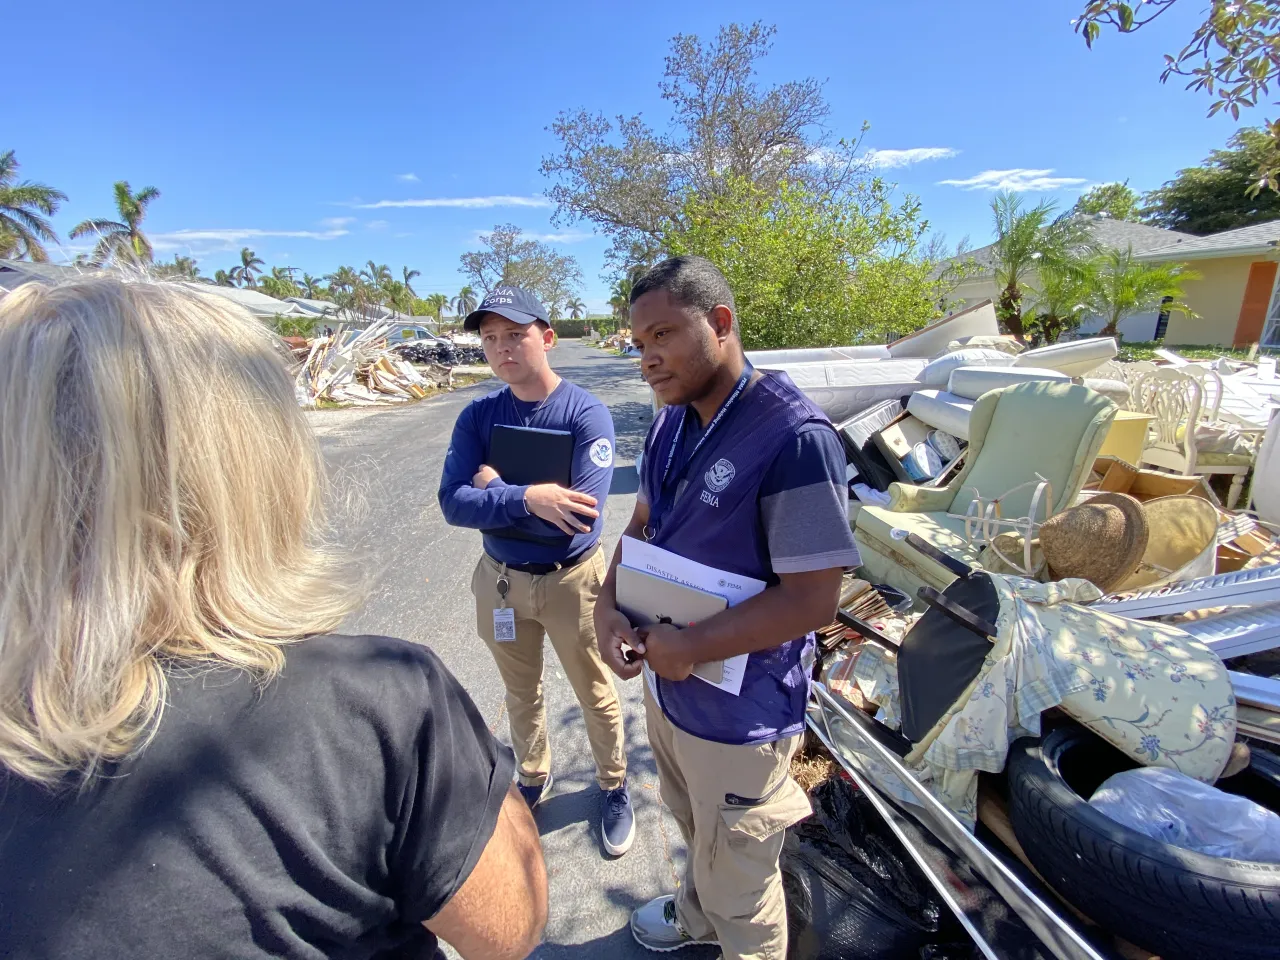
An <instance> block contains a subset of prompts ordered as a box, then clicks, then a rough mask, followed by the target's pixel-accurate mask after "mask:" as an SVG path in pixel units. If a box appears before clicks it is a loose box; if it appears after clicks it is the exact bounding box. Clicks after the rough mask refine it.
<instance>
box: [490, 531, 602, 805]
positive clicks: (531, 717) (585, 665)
mask: <svg viewBox="0 0 1280 960" xmlns="http://www.w3.org/2000/svg"><path fill="white" fill-rule="evenodd" d="M501 569H502V567H501V565H500V564H499V563H498V562H497V561H496V560H494V559H493V558H492V557H490V556H488V555H484V556H482V557H481V558H480V562H479V563H478V564H477V565H476V570H475V573H474V574H473V575H472V577H471V592H472V593H473V594H475V597H476V629H477V630H478V631H479V633H480V637H481V638H482V639H483V640H484V642H485V643H486V644H487V645H488V647H489V651H490V652H491V653H492V654H493V659H494V660H495V661H496V662H497V664H498V672H499V673H500V674H502V682H503V684H504V685H505V686H506V688H507V715H508V717H509V719H510V723H511V743H512V746H513V748H514V749H515V754H516V761H517V762H518V763H519V770H520V782H521V783H522V784H524V785H525V786H530V787H532V786H537V785H539V784H541V783H544V782H545V781H546V779H547V776H548V775H549V774H550V773H551V747H550V744H549V743H548V740H547V711H546V707H545V705H544V703H543V699H542V635H543V633H544V632H545V633H546V635H547V636H548V637H550V638H551V646H552V647H554V648H555V651H556V656H558V657H559V658H560V665H561V666H562V667H563V668H564V672H565V676H567V677H568V678H569V685H570V686H571V687H573V692H574V694H575V695H576V696H577V698H578V703H579V704H581V706H582V716H583V719H584V720H585V721H586V724H587V738H588V739H589V740H590V742H591V753H592V755H593V756H594V757H595V761H596V782H597V783H599V784H600V787H601V789H603V790H613V789H615V788H617V787H620V786H622V783H623V781H625V780H626V778H627V758H626V751H625V746H624V742H623V735H622V706H621V704H619V702H618V695H617V693H616V692H615V691H614V689H613V677H612V675H611V674H610V673H609V669H608V668H607V667H606V666H605V665H604V661H603V660H601V659H600V651H599V650H598V649H596V628H595V621H594V619H593V616H594V610H595V603H596V596H597V595H598V594H599V593H600V583H601V582H602V581H603V580H604V576H605V560H604V552H603V551H602V550H601V549H600V548H599V547H597V548H596V550H595V553H593V554H592V555H591V556H590V557H588V558H587V559H586V560H583V561H582V562H581V563H579V564H578V565H577V566H574V567H570V568H569V569H567V570H560V571H557V572H555V573H548V574H546V575H544V576H534V575H533V574H529V573H519V572H517V571H514V570H508V571H507V573H506V577H507V581H508V582H509V584H510V587H509V588H508V590H507V599H506V606H508V607H511V608H512V609H513V610H514V611H515V617H516V639H515V641H514V642H510V643H496V642H495V641H494V639H493V611H494V608H495V607H498V606H500V605H501V599H500V598H499V596H498V586H497V583H498V575H499V573H500V571H501Z"/></svg>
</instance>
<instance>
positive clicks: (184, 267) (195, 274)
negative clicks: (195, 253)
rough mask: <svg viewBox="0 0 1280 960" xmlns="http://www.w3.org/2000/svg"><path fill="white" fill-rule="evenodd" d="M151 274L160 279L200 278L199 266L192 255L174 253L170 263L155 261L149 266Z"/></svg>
mask: <svg viewBox="0 0 1280 960" xmlns="http://www.w3.org/2000/svg"><path fill="white" fill-rule="evenodd" d="M151 273H152V276H155V277H158V278H160V279H162V280H166V279H172V280H200V279H202V278H201V276H200V268H199V267H198V266H196V261H195V259H194V258H192V257H184V256H181V255H180V254H175V255H174V258H173V262H172V263H157V264H155V265H154V266H153V267H152V268H151Z"/></svg>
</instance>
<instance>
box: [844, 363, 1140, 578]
mask: <svg viewBox="0 0 1280 960" xmlns="http://www.w3.org/2000/svg"><path fill="white" fill-rule="evenodd" d="M1115 415H1116V405H1115V404H1114V403H1112V402H1111V401H1110V400H1108V399H1107V398H1106V397H1104V396H1102V395H1101V394H1099V393H1095V392H1094V391H1092V390H1090V389H1089V388H1087V387H1082V386H1079V385H1077V384H1070V383H1047V382H1042V383H1021V384H1018V385H1016V386H1012V387H1005V388H1003V389H1000V390H992V391H991V392H990V393H986V394H983V396H982V397H981V398H979V400H978V401H977V403H975V404H974V407H973V413H972V415H971V416H970V419H969V448H968V452H967V455H966V457H965V465H964V467H963V469H962V470H961V471H960V473H959V474H958V475H957V476H956V477H955V478H954V479H953V480H952V481H951V482H950V483H948V484H947V485H946V486H945V487H941V488H928V487H917V486H911V485H908V484H902V483H895V484H892V485H890V487H889V491H888V492H889V496H890V501H889V505H888V506H886V507H874V506H864V507H862V509H861V510H859V511H858V513H857V517H856V519H855V523H854V536H855V539H856V540H857V542H858V549H859V551H860V553H861V554H862V562H863V565H864V567H865V572H866V574H867V575H868V576H869V578H870V579H871V580H872V582H875V583H887V584H889V585H891V586H894V587H897V588H898V589H899V590H902V591H904V592H906V593H907V595H908V596H911V597H915V596H916V593H917V592H918V590H919V589H920V587H922V586H926V585H927V586H931V587H933V588H935V589H937V590H942V589H944V588H945V587H946V586H947V585H948V584H949V583H950V582H951V581H952V580H954V579H955V575H954V574H952V573H950V572H949V571H948V570H946V569H945V568H944V567H942V566H940V565H938V564H936V563H934V562H933V561H932V560H930V559H929V558H928V557H925V556H923V555H922V554H920V553H919V552H918V551H916V550H913V549H911V548H910V547H908V546H907V545H906V544H905V543H904V542H903V538H905V535H906V534H905V533H904V532H903V531H906V532H910V533H916V534H918V535H920V536H921V537H923V538H924V539H925V540H927V541H928V542H929V543H932V544H933V545H934V546H936V547H938V548H939V549H941V550H944V551H946V552H947V553H950V554H952V555H953V556H955V557H957V558H959V559H961V560H964V561H965V562H966V563H969V564H972V565H978V566H981V565H982V560H983V551H984V547H985V544H983V543H980V542H973V541H971V540H969V539H968V538H966V536H965V529H964V527H965V524H964V519H963V517H964V514H965V511H966V510H967V509H968V507H969V505H970V503H972V501H973V500H974V499H975V497H980V498H981V499H982V500H984V501H989V500H992V499H994V498H996V497H1003V498H1004V499H1002V501H1001V509H1002V513H1003V516H1004V517H1005V518H1007V519H1014V518H1018V517H1023V516H1026V515H1028V513H1029V510H1030V507H1031V499H1032V497H1033V495H1034V493H1035V489H1034V488H1035V484H1034V481H1036V480H1037V475H1038V476H1040V477H1043V478H1045V479H1046V480H1048V481H1049V483H1050V485H1051V488H1052V500H1051V501H1050V502H1049V504H1048V512H1049V514H1050V515H1051V514H1054V513H1058V512H1059V511H1061V510H1063V509H1065V508H1066V507H1069V506H1071V505H1072V504H1073V503H1074V502H1075V499H1076V495H1077V494H1078V493H1079V492H1080V489H1081V487H1083V486H1084V484H1085V481H1086V480H1087V479H1088V477H1089V471H1090V469H1091V468H1092V467H1093V462H1094V459H1095V458H1096V456H1097V453H1098V450H1099V449H1100V448H1101V447H1102V442H1103V440H1105V439H1106V435H1107V431H1108V430H1109V429H1110V427H1111V421H1112V420H1113V419H1115ZM1027 484H1030V485H1027ZM1024 485H1027V486H1024ZM1015 488H1021V489H1015ZM1005 494H1008V496H1007V497H1006V496H1005ZM1035 519H1037V520H1043V519H1044V517H1043V516H1040V517H1037V518H1035Z"/></svg>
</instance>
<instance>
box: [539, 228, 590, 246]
mask: <svg viewBox="0 0 1280 960" xmlns="http://www.w3.org/2000/svg"><path fill="white" fill-rule="evenodd" d="M525 236H526V237H530V238H532V239H534V240H541V241H542V242H543V243H581V242H582V241H583V240H590V239H591V238H592V237H594V236H595V234H594V233H584V232H582V231H580V230H568V231H566V232H564V233H526V234H525Z"/></svg>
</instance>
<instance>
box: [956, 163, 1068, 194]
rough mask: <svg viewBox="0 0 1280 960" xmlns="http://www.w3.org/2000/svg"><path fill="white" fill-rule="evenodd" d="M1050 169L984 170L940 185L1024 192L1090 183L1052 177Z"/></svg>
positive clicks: (968, 188)
mask: <svg viewBox="0 0 1280 960" xmlns="http://www.w3.org/2000/svg"><path fill="white" fill-rule="evenodd" d="M1051 173H1053V170H1052V169H1049V170H1028V169H1026V168H1022V167H1019V168H1016V169H1013V170H984V171H982V173H979V174H977V175H976V176H972V177H969V178H968V179H966V180H939V181H938V183H939V184H940V185H944V186H948V187H960V188H961V189H964V190H1012V191H1014V192H1015V193H1022V192H1024V191H1027V190H1035V191H1041V192H1043V191H1048V190H1061V189H1063V188H1064V187H1079V186H1083V185H1084V184H1086V183H1088V181H1087V180H1086V179H1084V178H1083V177H1051V176H1049V174H1051Z"/></svg>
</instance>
